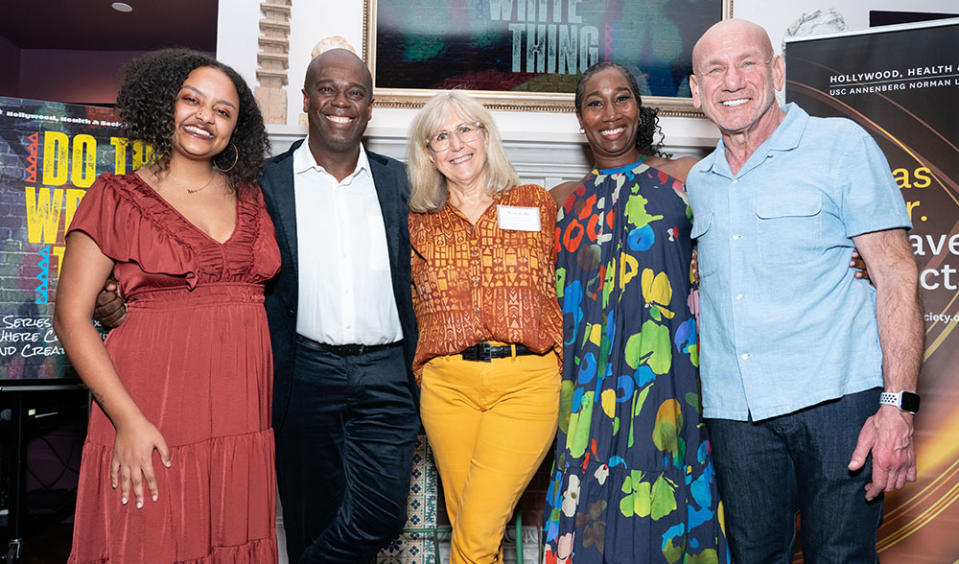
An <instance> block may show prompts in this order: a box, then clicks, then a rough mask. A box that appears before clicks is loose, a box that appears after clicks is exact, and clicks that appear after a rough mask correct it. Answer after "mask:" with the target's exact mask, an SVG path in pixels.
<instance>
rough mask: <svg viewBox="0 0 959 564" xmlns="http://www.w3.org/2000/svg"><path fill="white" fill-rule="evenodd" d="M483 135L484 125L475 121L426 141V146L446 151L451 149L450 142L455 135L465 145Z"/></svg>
mask: <svg viewBox="0 0 959 564" xmlns="http://www.w3.org/2000/svg"><path fill="white" fill-rule="evenodd" d="M482 134H483V124H482V123H480V122H478V121H474V122H471V123H461V124H459V125H457V126H456V127H454V128H453V131H445V130H444V131H440V132H439V133H437V134H436V135H433V136H432V137H430V138H428V139H427V140H426V146H427V147H429V148H430V149H432V150H434V151H445V150H447V149H449V148H450V141H451V140H452V139H453V136H454V135H455V136H456V138H457V139H459V140H460V142H461V143H463V144H467V145H468V144H470V143H473V142H474V141H476V140H477V139H479V138H480V137H481V136H482Z"/></svg>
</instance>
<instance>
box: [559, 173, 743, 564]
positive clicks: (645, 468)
mask: <svg viewBox="0 0 959 564" xmlns="http://www.w3.org/2000/svg"><path fill="white" fill-rule="evenodd" d="M690 227H691V212H690V210H689V207H688V205H687V203H686V196H685V193H684V191H683V185H682V183H681V182H680V181H679V180H676V179H675V178H672V177H670V176H669V175H667V174H665V173H663V172H660V171H658V170H656V169H654V168H651V167H649V166H647V165H645V164H643V162H642V161H639V162H636V163H633V164H631V165H628V166H626V167H622V168H618V169H612V170H594V171H593V172H592V173H591V174H590V175H589V176H588V177H587V178H586V180H585V181H584V183H583V184H582V185H580V186H579V187H578V188H577V189H576V190H575V191H574V192H573V194H572V195H571V196H570V197H569V199H568V200H567V201H566V202H565V203H564V205H563V206H562V207H561V208H560V210H559V219H558V222H557V227H556V246H557V253H558V256H557V266H556V278H557V292H558V296H559V302H560V306H561V307H562V309H563V337H564V351H565V352H564V361H563V387H562V395H561V402H560V421H559V431H558V432H557V436H556V447H555V449H556V450H555V453H556V457H555V462H554V469H553V473H552V475H551V478H550V483H549V491H548V493H547V501H546V515H545V541H546V547H545V562H546V563H547V564H553V563H565V564H572V563H575V564H587V563H604V562H609V563H617V564H620V563H621V564H634V563H644V564H646V563H653V562H665V563H674V562H681V563H686V564H693V563H695V564H716V563H718V562H728V556H727V550H726V541H725V536H724V533H723V530H722V505H721V504H720V501H719V495H718V493H717V489H716V480H715V471H714V467H713V464H712V459H711V456H710V444H709V440H708V438H707V434H706V428H705V425H704V423H703V420H702V416H701V408H700V395H699V382H698V375H699V371H698V366H699V347H698V339H697V327H696V319H695V318H694V317H693V315H692V313H691V305H692V304H693V293H692V284H691V280H690V269H689V262H690V255H691V242H690V238H689V231H690Z"/></svg>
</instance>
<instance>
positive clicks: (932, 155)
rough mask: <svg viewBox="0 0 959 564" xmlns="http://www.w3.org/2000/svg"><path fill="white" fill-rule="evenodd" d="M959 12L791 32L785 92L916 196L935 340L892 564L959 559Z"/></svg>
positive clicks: (889, 505)
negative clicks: (863, 144) (868, 142)
mask: <svg viewBox="0 0 959 564" xmlns="http://www.w3.org/2000/svg"><path fill="white" fill-rule="evenodd" d="M957 39H959V20H956V19H952V20H941V21H939V22H933V23H928V24H917V25H908V26H890V27H887V28H879V29H874V30H869V31H868V32H863V33H856V34H848V35H841V36H829V37H826V38H811V39H802V40H795V41H789V42H788V43H787V45H786V51H785V52H786V78H787V81H786V99H787V100H788V101H792V102H797V103H798V104H799V105H800V106H802V107H803V108H804V109H806V111H808V112H809V113H810V114H812V115H817V116H824V117H825V116H842V117H847V118H850V119H852V120H854V121H856V122H857V123H859V124H860V125H862V126H863V127H865V128H866V129H867V130H868V131H869V132H870V133H871V134H872V136H873V137H874V138H875V139H876V141H877V142H878V143H879V145H880V147H882V150H883V152H884V153H885V154H886V158H887V159H888V160H889V166H890V168H891V169H892V173H893V176H894V177H895V179H896V182H897V183H898V184H899V188H900V189H901V190H902V195H903V197H904V198H905V200H906V205H907V206H908V209H909V214H910V217H911V219H912V224H913V229H912V231H911V232H910V233H909V240H910V243H911V244H912V250H913V253H914V254H915V257H916V263H917V264H918V265H919V271H920V283H921V292H922V297H923V301H924V309H925V311H924V316H925V326H926V341H925V354H924V365H923V369H922V373H921V375H920V383H919V393H920V395H921V396H922V409H921V411H920V413H919V414H918V415H917V417H916V435H915V441H916V445H917V454H918V464H919V480H918V481H917V482H915V483H913V484H911V485H909V486H908V487H906V488H905V489H903V490H901V491H898V492H896V493H894V494H892V495H887V496H886V505H885V518H884V520H883V523H882V526H881V528H880V530H879V553H880V558H881V559H882V561H883V563H884V564H896V563H901V564H906V563H909V564H913V563H919V562H923V563H925V562H930V563H931V562H937V563H938V562H941V563H949V564H952V563H954V562H956V561H957V559H959V535H957V534H956V531H957V523H959V503H956V501H957V498H959V409H956V405H957V402H959V332H957V331H955V329H956V326H957V324H959V149H957V146H956V145H957V143H959V111H957V108H959V51H957V50H956V40H957Z"/></svg>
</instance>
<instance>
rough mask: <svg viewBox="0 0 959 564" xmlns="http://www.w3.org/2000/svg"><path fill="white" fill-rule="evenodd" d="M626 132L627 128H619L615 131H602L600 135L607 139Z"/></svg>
mask: <svg viewBox="0 0 959 564" xmlns="http://www.w3.org/2000/svg"><path fill="white" fill-rule="evenodd" d="M624 131H626V128H625V127H617V128H615V129H604V130H603V131H600V132H599V134H600V135H605V136H606V137H612V136H613V135H619V134H620V133H622V132H624Z"/></svg>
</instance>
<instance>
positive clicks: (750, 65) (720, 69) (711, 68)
mask: <svg viewBox="0 0 959 564" xmlns="http://www.w3.org/2000/svg"><path fill="white" fill-rule="evenodd" d="M771 62H772V58H770V59H767V60H765V61H757V60H755V59H743V60H742V61H740V62H738V63H736V65H735V66H736V72H738V73H739V74H743V75H752V74H755V73H757V72H760V71H761V70H762V68H763V67H764V66H766V65H768V64H769V63H771ZM728 73H729V66H727V65H721V64H712V65H708V66H707V67H706V68H705V69H703V71H702V72H701V73H700V76H702V78H703V80H723V79H724V78H726V75H727V74H728Z"/></svg>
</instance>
